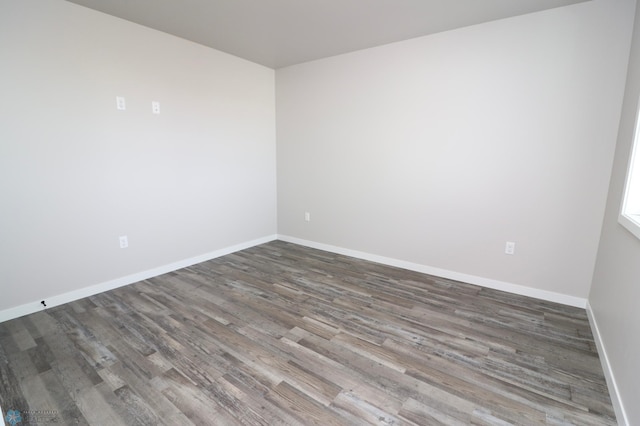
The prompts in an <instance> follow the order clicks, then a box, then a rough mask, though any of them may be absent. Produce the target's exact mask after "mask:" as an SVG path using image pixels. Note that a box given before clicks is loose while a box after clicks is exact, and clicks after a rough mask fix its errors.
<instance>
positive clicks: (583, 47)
mask: <svg viewBox="0 0 640 426" xmlns="http://www.w3.org/2000/svg"><path fill="white" fill-rule="evenodd" d="M634 5H635V2H634V1H633V0H614V1H610V0H595V1H591V2H586V3H580V4H577V5H573V6H568V7H563V8H558V9H553V10H548V11H545V12H541V13H535V14H530V15H525V16H520V17H516V18H511V19H505V20H500V21H495V22H491V23H487V24H482V25H478V26H473V27H468V28H464V29H460V30H455V31H450V32H446V33H440V34H436V35H432V36H427V37H422V38H417V39H413V40H409V41H404V42H400V43H395V44H391V45H386V46H381V47H377V48H373V49H368V50H364V51H359V52H355V53H351V54H346V55H341V56H337V57H332V58H328V59H323V60H319V61H315V62H310V63H305V64H301V65H297V66H292V67H288V68H283V69H279V70H277V72H276V103H277V104H276V105H277V106H276V110H277V134H278V233H279V234H281V235H284V236H285V237H293V238H295V239H301V240H305V241H307V242H312V243H314V244H316V243H319V244H327V245H330V246H333V247H337V248H346V249H348V250H354V251H358V252H362V253H368V254H373V255H376V256H383V257H385V258H390V259H397V260H400V261H402V262H409V263H411V264H414V265H427V266H429V267H433V268H439V269H440V270H444V271H448V272H453V273H457V274H467V276H470V277H477V278H478V281H482V280H484V279H489V280H495V282H497V283H507V284H516V285H519V286H525V287H527V288H532V289H535V290H539V291H540V294H543V293H545V292H546V293H545V294H547V295H548V294H559V295H568V296H570V297H573V298H575V299H577V300H582V301H583V302H584V301H585V299H586V297H587V295H588V292H589V286H590V282H591V277H592V273H593V267H594V262H595V256H596V251H597V245H598V239H599V234H600V225H601V223H602V218H603V212H604V205H605V200H606V194H607V188H608V182H609V174H610V170H611V164H612V159H613V151H614V145H615V135H616V131H617V125H618V120H619V117H620V105H621V102H622V96H623V88H624V75H625V72H626V65H627V60H628V53H629V43H630V41H629V40H630V32H631V27H632V20H633V16H632V11H633V7H634ZM305 211H309V212H311V219H312V220H311V221H310V222H305V221H304V212H305ZM506 241H515V242H516V254H515V255H513V256H507V255H505V254H504V246H505V242H506ZM534 293H535V292H534Z"/></svg>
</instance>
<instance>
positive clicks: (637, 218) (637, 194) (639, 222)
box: [618, 100, 640, 238]
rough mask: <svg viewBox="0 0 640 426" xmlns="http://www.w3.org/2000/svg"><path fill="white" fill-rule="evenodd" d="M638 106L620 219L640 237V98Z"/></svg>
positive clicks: (623, 224)
mask: <svg viewBox="0 0 640 426" xmlns="http://www.w3.org/2000/svg"><path fill="white" fill-rule="evenodd" d="M638 108H639V109H638V114H637V116H636V129H635V132H634V134H633V147H632V151H631V158H630V159H629V168H628V170H627V183H626V185H625V188H624V197H623V199H622V208H621V209H620V216H619V217H618V221H619V222H620V223H621V224H622V226H624V227H625V228H627V229H628V230H629V231H631V233H632V234H633V235H635V236H636V237H638V238H640V142H639V140H640V100H639V101H638Z"/></svg>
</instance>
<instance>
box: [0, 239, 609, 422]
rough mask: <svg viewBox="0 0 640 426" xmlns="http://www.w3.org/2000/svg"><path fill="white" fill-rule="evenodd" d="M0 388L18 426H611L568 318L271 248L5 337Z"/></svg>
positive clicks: (35, 321) (140, 287)
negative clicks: (51, 424)
mask: <svg viewBox="0 0 640 426" xmlns="http://www.w3.org/2000/svg"><path fill="white" fill-rule="evenodd" d="M0 380H1V383H0V386H1V387H0V397H1V398H0V405H1V406H2V408H3V410H5V413H3V415H6V414H7V411H8V410H17V411H19V412H20V413H21V417H22V420H23V422H22V423H19V424H29V422H30V421H31V422H32V424H33V423H34V422H35V421H36V420H38V419H39V420H40V422H41V424H44V423H46V422H47V421H48V422H53V421H54V420H55V421H56V422H57V423H58V424H92V425H120V424H121V425H159V424H167V425H191V424H196V425H299V424H304V425H307V424H308V425H323V426H328V425H360V424H375V425H414V424H417V425H436V424H445V425H467V424H475V425H507V424H522V425H533V424H550V425H569V424H572V425H614V424H615V419H614V413H613V409H612V406H611V401H610V399H609V393H608V391H607V385H606V383H605V379H604V377H603V372H602V368H601V366H600V362H599V360H598V354H597V352H596V349H595V345H594V341H593V336H592V334H591V331H590V328H589V324H588V321H587V316H586V313H585V311H584V310H583V309H577V308H571V307H567V306H563V305H559V304H555V303H550V302H545V301H541V300H537V299H532V298H527V297H523V296H517V295H512V294H508V293H504V292H500V291H495V290H489V289H485V288H481V287H477V286H473V285H468V284H463V283H459V282H454V281H449V280H446V279H441V278H435V277H431V276H428V275H423V274H419V273H416V272H411V271H406V270H402V269H397V268H391V267H387V266H383V265H380V264H375V263H370V262H366V261H362V260H357V259H353V258H349V257H345V256H340V255H336V254H332V253H327V252H323V251H318V250H313V249H309V248H305V247H301V246H297V245H294V244H289V243H284V242H280V241H275V242H271V243H268V244H264V245H261V246H257V247H253V248H251V249H248V250H244V251H241V252H238V253H234V254H231V255H228V256H224V257H221V258H218V259H215V260H211V261H208V262H204V263H201V264H198V265H195V266H192V267H189V268H185V269H182V270H179V271H176V272H173V273H169V274H166V275H162V276H159V277H156V278H153V279H149V280H145V281H142V282H139V283H136V284H133V285H130V286H126V287H122V288H119V289H116V290H112V291H109V292H106V293H103V294H99V295H96V296H92V297H88V298H86V299H82V300H79V301H76V302H72V303H68V304H66V305H63V306H59V307H56V308H51V309H48V310H46V311H43V312H40V313H36V314H32V315H28V316H25V317H22V318H19V319H15V320H11V321H7V322H4V323H2V324H0ZM14 414H15V413H14ZM38 416H39V418H38Z"/></svg>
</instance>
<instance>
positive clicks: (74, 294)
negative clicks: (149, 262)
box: [0, 234, 277, 322]
mask: <svg viewBox="0 0 640 426" xmlns="http://www.w3.org/2000/svg"><path fill="white" fill-rule="evenodd" d="M276 239H277V235H275V234H274V235H269V236H266V237H262V238H258V239H255V240H251V241H245V242H243V243H239V244H235V245H233V246H229V247H225V248H222V249H219V250H214V251H212V252H209V253H205V254H202V255H199V256H195V257H191V258H189V259H183V260H179V261H177V262H173V263H169V264H167V265H163V266H159V267H157V268H153V269H149V270H146V271H142V272H137V273H135V274H131V275H127V276H124V277H120V278H116V279H113V280H109V281H106V282H103V283H100V284H96V285H92V286H89V287H83V288H80V289H78V290H74V291H70V292H67V293H63V294H59V295H56V296H53V297H47V299H46V300H47V307H46V308H45V307H44V306H42V304H41V303H40V301H34V302H31V303H26V304H24V305H20V306H16V307H14V308H9V309H5V310H3V311H0V322H4V321H8V320H11V319H14V318H18V317H21V316H24V315H29V314H32V313H35V312H40V311H44V310H46V309H48V308H52V307H54V306H58V305H63V304H65V303H69V302H73V301H74V300H79V299H82V298H84V297H89V296H93V295H95V294H98V293H102V292H105V291H109V290H113V289H114V288H118V287H123V286H125V285H129V284H133V283H136V282H138V281H142V280H146V279H149V278H153V277H157V276H158V275H162V274H166V273H167V272H173V271H176V270H178V269H182V268H186V267H187V266H191V265H195V264H196V263H201V262H205V261H207V260H211V259H215V258H217V257H221V256H224V255H227V254H231V253H235V252H237V251H240V250H244V249H248V248H250V247H254V246H257V245H260V244H264V243H268V242H270V241H273V240H276Z"/></svg>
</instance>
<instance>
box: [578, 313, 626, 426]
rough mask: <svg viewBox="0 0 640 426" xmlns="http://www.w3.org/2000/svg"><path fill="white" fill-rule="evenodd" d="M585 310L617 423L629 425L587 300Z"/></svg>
mask: <svg viewBox="0 0 640 426" xmlns="http://www.w3.org/2000/svg"><path fill="white" fill-rule="evenodd" d="M586 310H587V317H589V324H590V325H591V331H592V332H593V339H594V340H595V342H596V348H597V349H598V355H600V364H601V365H602V370H603V371H604V377H605V379H606V380H607V386H608V387H609V396H610V397H611V403H612V405H613V410H614V411H615V413H616V419H617V420H618V424H619V425H620V426H629V424H630V423H629V419H628V418H627V412H626V410H625V409H624V405H623V404H622V400H621V399H620V391H619V390H618V383H617V382H616V379H615V376H614V375H613V370H612V369H611V364H610V363H609V357H608V356H607V350H606V348H605V346H604V342H603V341H602V336H601V335H600V329H599V328H598V321H596V317H595V315H594V313H593V309H592V308H591V304H590V303H589V301H587V307H586Z"/></svg>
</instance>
